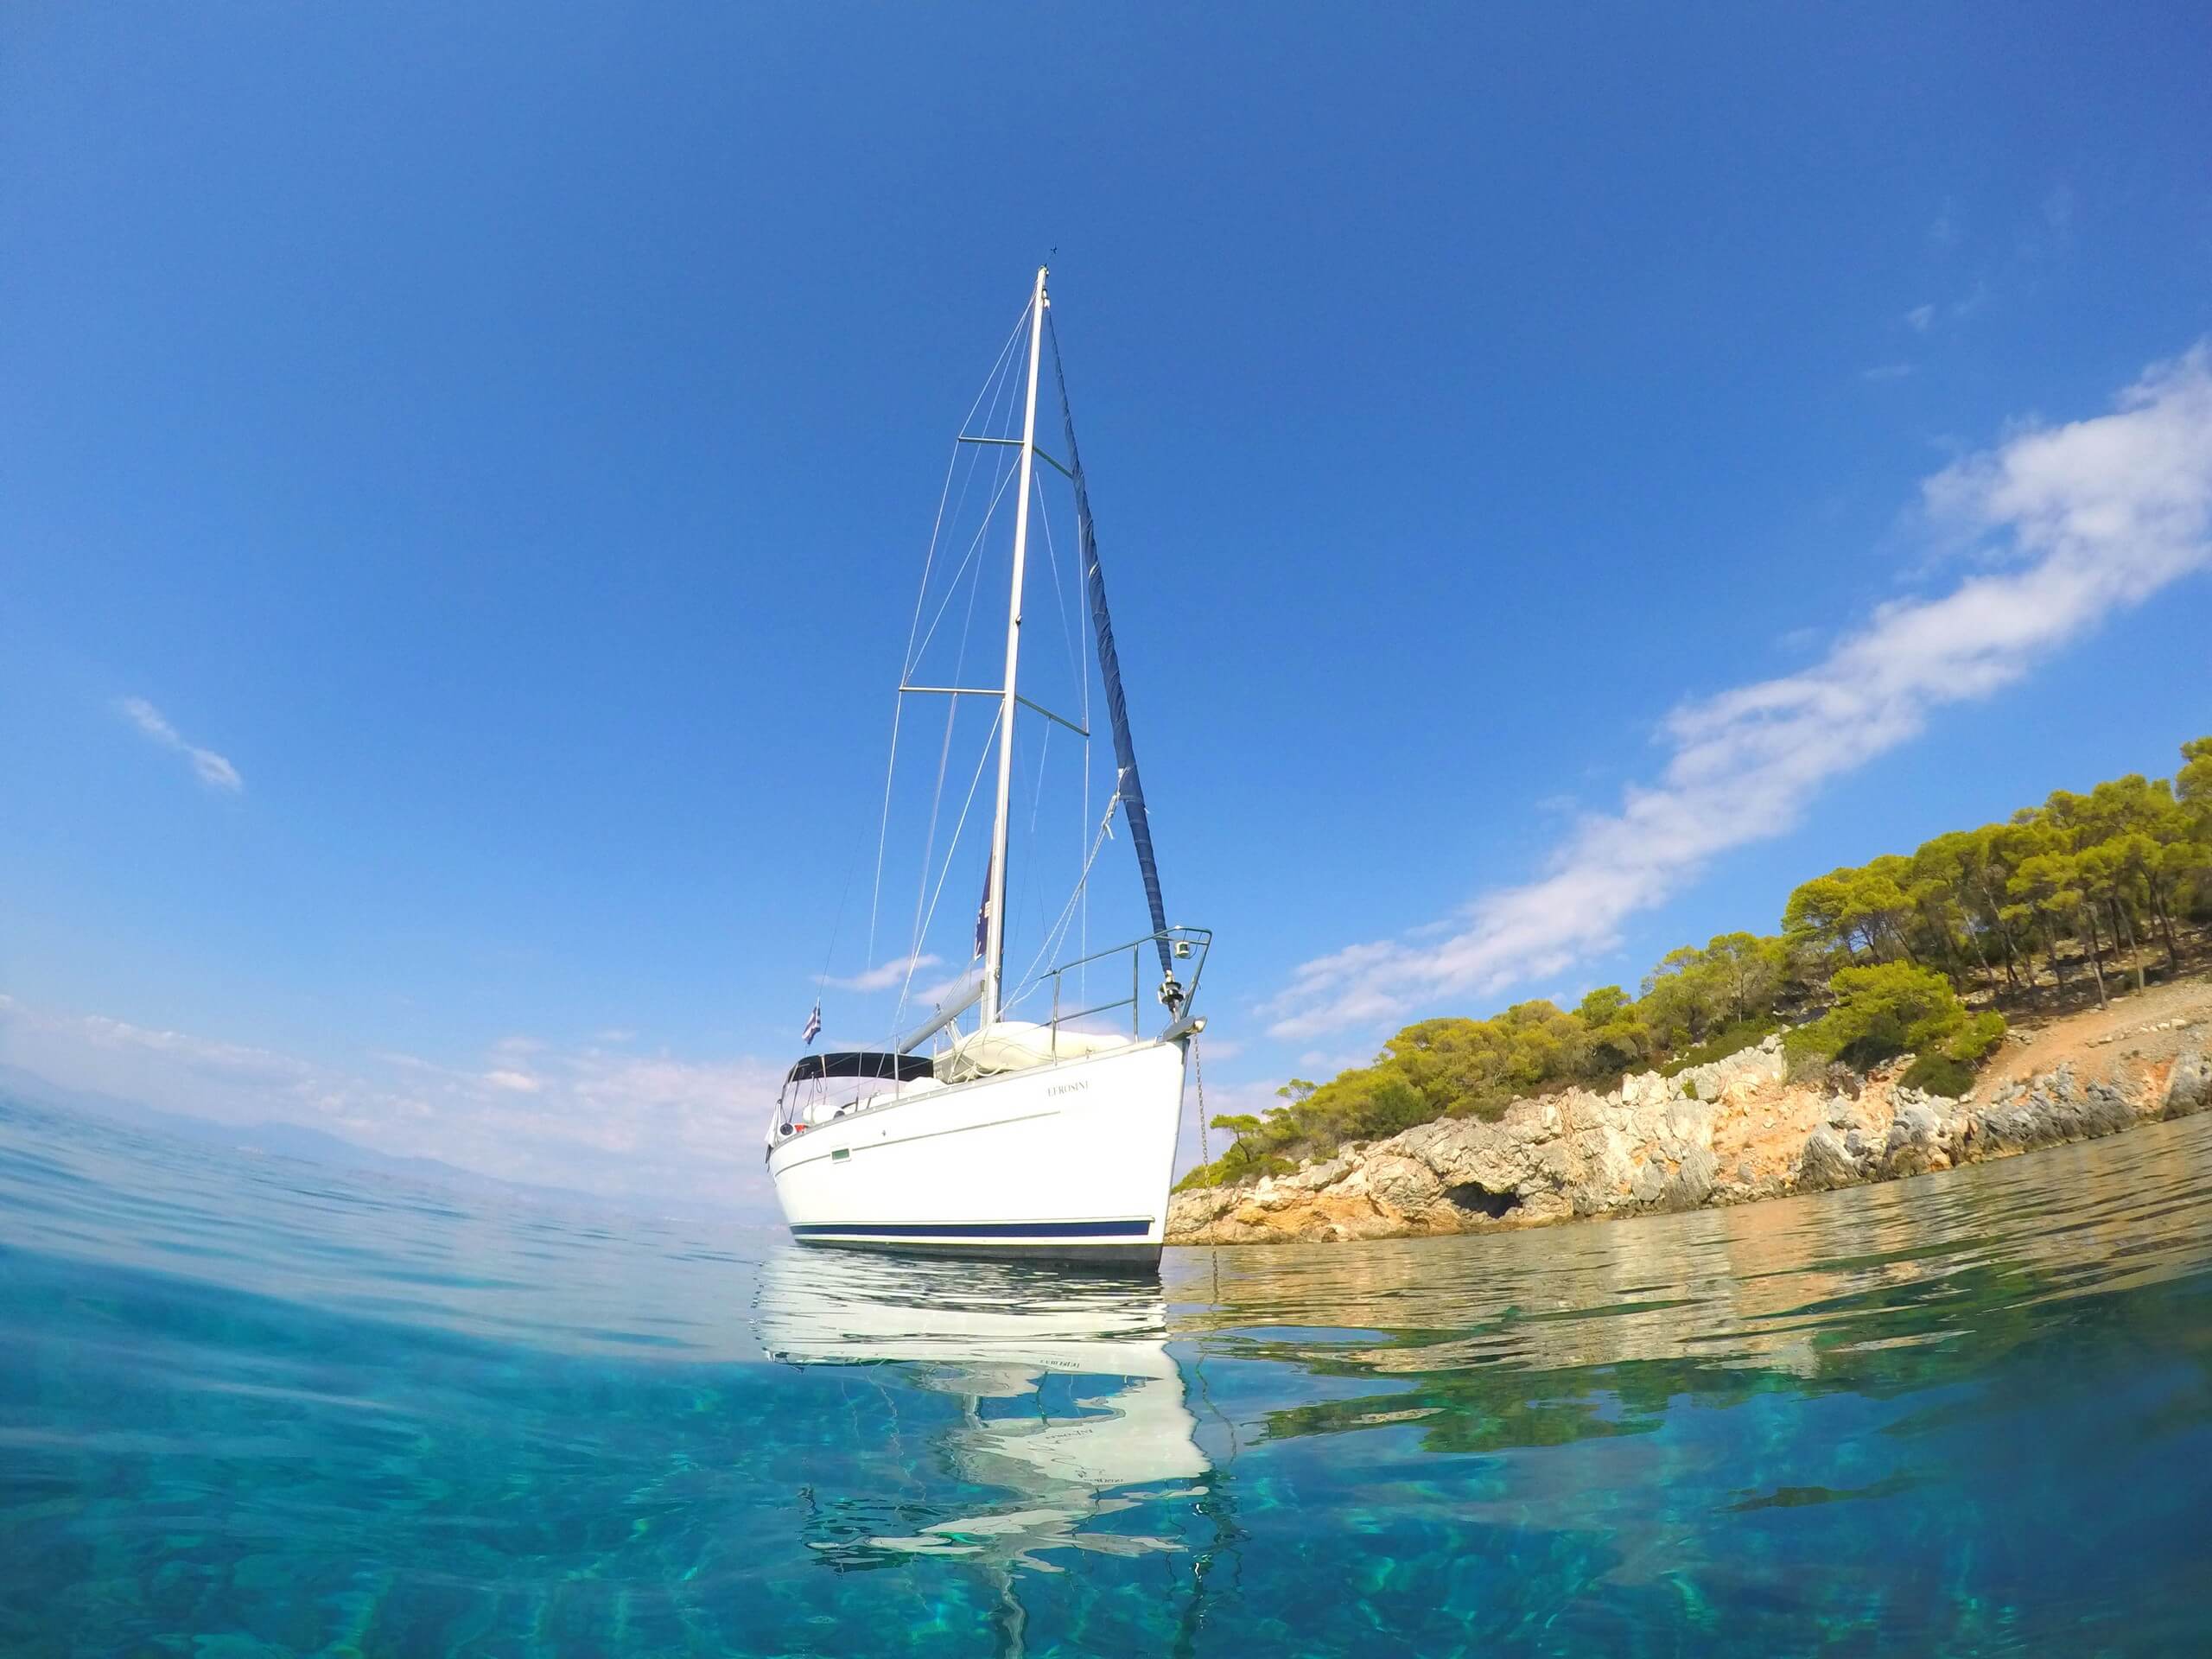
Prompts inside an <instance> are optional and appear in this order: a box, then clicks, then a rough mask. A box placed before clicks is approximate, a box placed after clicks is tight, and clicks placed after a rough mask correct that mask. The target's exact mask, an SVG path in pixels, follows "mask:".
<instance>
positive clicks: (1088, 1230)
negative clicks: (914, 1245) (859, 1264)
mask: <svg viewBox="0 0 2212 1659" xmlns="http://www.w3.org/2000/svg"><path fill="white" fill-rule="evenodd" d="M1151 1230H1152V1224H1151V1223H1150V1222H1149V1221H1145V1220H1137V1221H952V1222H936V1221H928V1222H912V1221H894V1222H881V1223H878V1222H844V1223H838V1224H814V1225H810V1226H805V1227H793V1228H792V1229H791V1231H792V1233H793V1234H794V1235H795V1236H798V1237H800V1238H821V1237H826V1236H831V1235H835V1236H837V1237H839V1238H1142V1237H1143V1236H1145V1235H1146V1234H1147V1233H1148V1232H1150V1231H1151Z"/></svg>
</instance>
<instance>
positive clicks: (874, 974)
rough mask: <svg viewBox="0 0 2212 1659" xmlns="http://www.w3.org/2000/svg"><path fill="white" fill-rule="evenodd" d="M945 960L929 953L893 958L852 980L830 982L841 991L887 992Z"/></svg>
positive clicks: (855, 976)
mask: <svg viewBox="0 0 2212 1659" xmlns="http://www.w3.org/2000/svg"><path fill="white" fill-rule="evenodd" d="M943 961H944V957H933V956H931V955H929V954H928V953H927V952H925V953H923V954H922V955H920V956H914V957H892V958H891V960H890V961H888V962H880V963H877V964H876V965H875V966H874V967H873V968H870V969H865V970H864V971H862V972H861V973H857V974H855V975H854V976H852V977H851V978H850V979H832V980H831V981H830V983H831V984H832V985H835V986H836V987H837V988H839V989H840V990H846V991H887V990H889V989H890V988H892V987H893V986H894V985H903V984H905V983H906V976H908V975H909V974H912V973H918V972H919V971H920V970H921V969H925V968H934V967H936V966H937V965H938V963H941V962H943Z"/></svg>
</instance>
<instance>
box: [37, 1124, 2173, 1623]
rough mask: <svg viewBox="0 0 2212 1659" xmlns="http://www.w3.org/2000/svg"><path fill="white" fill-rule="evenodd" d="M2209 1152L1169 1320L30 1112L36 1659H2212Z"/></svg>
mask: <svg viewBox="0 0 2212 1659" xmlns="http://www.w3.org/2000/svg"><path fill="white" fill-rule="evenodd" d="M2208 1221H2212V1119H2198V1120H2196V1121H2195V1122H2190V1123H2183V1124H2177V1125H2167V1126H2161V1127H2158V1128H2148V1129H2144V1130H2141V1131H2138V1132H2136V1133H2134V1134H2133V1135H2125V1136H2121V1137H2119V1138H2117V1139H2114V1140H2112V1141H2103V1142H2101V1143H2098V1144H2095V1145H2093V1146H2088V1147H2075V1148H2069V1149H2063V1150H2060V1151H2057V1152H2052V1153H2047V1154H2037V1155H2036V1156H2033V1157H2030V1158H2024V1159H2017V1160H2012V1161H2010V1162H2006V1163H2003V1164H1997V1165H1989V1166H1981V1167H1980V1168H1977V1169H1974V1170H1969V1171H1965V1172H1962V1173H1958V1174H1956V1175H1951V1176H1942V1177H1936V1178H1931V1179H1923V1180H1918V1181H1910V1182H1904V1183H1900V1184H1897V1185H1891V1186H1885V1187H1877V1188H1870V1189H1862V1190H1859V1191H1855V1192H1844V1193H1835V1194H1828V1195H1825V1196H1822V1197H1819V1198H1806V1199H1801V1200H1793V1201H1790V1202H1788V1203H1783V1204H1775V1205H1758V1206H1753V1207H1749V1208H1745V1209H1742V1210H1736V1211H1713V1212H1708V1213H1704V1214H1699V1215H1692V1216H1681V1217H1657V1218H1652V1219H1649V1220H1644V1221H1637V1222H1627V1223H1615V1224H1601V1225H1594V1226H1582V1227H1573V1228H1560V1229H1553V1230H1544V1231H1539V1232H1532V1233H1522V1234H1513V1235H1505V1236H1495V1237H1491V1238H1484V1239H1469V1240H1448V1241H1427V1242H1421V1243H1403V1244H1390V1245H1373V1246H1334V1247H1317V1248H1299V1249H1270V1250H1244V1251H1230V1250H1224V1251H1218V1252H1210V1251H1197V1250H1192V1251H1171V1252H1170V1253H1169V1257H1168V1260H1167V1262H1166V1264H1165V1266H1164V1268H1163V1270H1162V1274H1161V1275H1160V1281H1157V1282H1154V1283H1151V1284H1143V1283H1138V1284H1134V1285H1132V1284H1130V1283H1128V1282H1120V1281H1094V1280H1086V1279H1084V1278H1082V1277H1080V1276H1075V1275H1065V1274H1052V1273H1049V1272H1041V1271H1034V1270H1033V1271H1027V1272H1024V1271H1020V1270H1014V1269H1007V1268H988V1267H982V1266H977V1265H974V1264H939V1263H931V1262H901V1261H899V1260H897V1259H893V1258H881V1259H879V1258H874V1257H868V1256H848V1255H833V1254H828V1253H808V1254H805V1255H800V1254H798V1253H796V1252H794V1251H792V1250H791V1249H790V1248H789V1247H787V1246H785V1245H784V1244H783V1243H780V1242H779V1240H778V1239H776V1238H775V1237H774V1236H770V1235H766V1234H763V1233H760V1232H755V1231H748V1230H741V1229H737V1228H729V1229H726V1230H718V1229H715V1228H714V1227H712V1226H710V1225H706V1224H683V1223H673V1222H659V1221H651V1220H631V1219H625V1218H620V1217H612V1216H610V1215H607V1214H605V1213H601V1212H597V1211H579V1212H575V1213H563V1212H560V1211H552V1210H547V1209H542V1208H536V1207H501V1206H500V1205H498V1204H496V1203H493V1202H489V1201H486V1200H484V1199H481V1198H475V1197H468V1198H461V1197H456V1196H453V1195H450V1194H447V1193H443V1192H434V1191H431V1190H429V1189H409V1188H405V1187H402V1186H397V1185H392V1184H391V1183H389V1182H387V1181H384V1180H381V1179H377V1178H371V1177H360V1176H353V1175H347V1174H340V1173H333V1172H329V1171H326V1170H323V1169H321V1168H319V1167H317V1166H312V1165H307V1164H301V1163H294V1162H289V1161H285V1160H262V1159H256V1158H253V1157H251V1156H248V1155H245V1154H222V1153H212V1152H208V1151H207V1150H204V1149H200V1148H195V1147H186V1146H183V1145H180V1144H176V1143H172V1142H169V1141H163V1140H158V1139H156V1138H153V1137H149V1136H143V1135H137V1134H135V1133H133V1132H132V1131H130V1130H128V1129H124V1128H117V1127H114V1126H111V1125H107V1124H104V1123H99V1122H92V1121H89V1120H84V1119H78V1118H73V1117H67V1116H54V1115H50V1114H47V1113H44V1112H41V1111H36V1110H33V1109H28V1108H24V1107H22V1106H18V1105H16V1104H13V1103H5V1102H0V1652H6V1653H9V1654H11V1655H12V1654H79V1653H82V1654H110V1653H142V1652H143V1653H182V1654H190V1655H200V1656H211V1659H212V1656H223V1659H228V1656H243V1655H253V1654H273V1653H331V1654H346V1653H358V1654H392V1655H400V1654H404V1655H421V1654H437V1653H445V1652H456V1653H481V1654H516V1655H522V1654H541V1653H543V1654H556V1653H557V1654H663V1653H665V1654H677V1653H741V1654H779V1653H794V1654H797V1653H821V1654H944V1655H956V1654H957V1655H968V1654H1006V1653H1029V1654H1074V1653H1101V1652H1107V1653H1129V1654H1138V1653H1142V1654H1151V1653H1163V1654H1174V1653H1192V1654H1199V1653H1204V1654H1214V1653H1218V1654H1224V1655H1238V1656H1249V1655H1251V1654H1255V1653H1277V1652H1281V1653H1299V1654H1331V1653H1357V1654H1360V1655H1363V1656H1370V1655H1383V1654H1392V1653H1419V1654H1423V1655H1440V1654H1449V1653H1456V1652H1465V1653H1470V1654H1474V1653H1480V1654H1484V1655H1486V1656H1491V1655H1498V1654H1516V1653H1530V1654H1554V1653H1555V1654H1585V1653H1588V1654H1598V1653H1604V1654H1632V1655H1640V1654H1700V1655H1726V1654H1735V1653H1743V1654H1758V1655H1768V1654H1777V1653H1809V1652H1824V1653H1867V1654H1872V1653H1876V1652H1891V1653H1895V1652H1912V1653H1961V1654H1964V1653H2020V1654H2044V1653H2056V1652H2064V1653H2068V1654H2094V1653H2115V1654H2119V1653H2125V1654H2165V1653H2189V1652H2198V1651H2203V1650H2206V1649H2208V1648H2212V1235H2209V1234H2208V1230H2207V1223H2208Z"/></svg>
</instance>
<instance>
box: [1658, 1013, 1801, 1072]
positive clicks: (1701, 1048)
mask: <svg viewBox="0 0 2212 1659" xmlns="http://www.w3.org/2000/svg"><path fill="white" fill-rule="evenodd" d="M1781 1029H1782V1021H1781V1020H1777V1019H1774V1018H1772V1017H1767V1018H1764V1019H1758V1020H1738V1021H1736V1023H1735V1024H1733V1025H1732V1026H1727V1027H1723V1028H1722V1029H1721V1030H1719V1031H1716V1032H1714V1033H1713V1035H1712V1036H1710V1037H1708V1038H1707V1039H1705V1041H1703V1042H1701V1043H1700V1044H1699V1045H1698V1046H1696V1047H1695V1048H1693V1049H1688V1050H1686V1051H1685V1052H1682V1053H1681V1054H1679V1055H1677V1056H1675V1058H1673V1059H1671V1060H1669V1061H1668V1062H1667V1064H1666V1065H1662V1066H1661V1067H1660V1068H1659V1075H1660V1076H1662V1077H1673V1076H1674V1075H1675V1073H1676V1072H1678V1071H1688V1070H1689V1069H1690V1068H1691V1067H1692V1066H1694V1065H1712V1064H1713V1062H1714V1061H1715V1060H1725V1059H1726V1058H1728V1057H1729V1056H1730V1055H1731V1054H1740V1053H1742V1052H1744V1051H1745V1049H1747V1048H1756V1047H1757V1046H1758V1045H1759V1044H1761V1043H1763V1042H1764V1041H1765V1040H1766V1039H1768V1038H1769V1037H1771V1036H1772V1035H1773V1034H1774V1033H1776V1032H1777V1031H1780V1030H1781Z"/></svg>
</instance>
